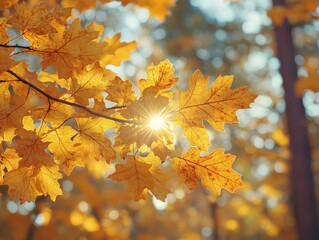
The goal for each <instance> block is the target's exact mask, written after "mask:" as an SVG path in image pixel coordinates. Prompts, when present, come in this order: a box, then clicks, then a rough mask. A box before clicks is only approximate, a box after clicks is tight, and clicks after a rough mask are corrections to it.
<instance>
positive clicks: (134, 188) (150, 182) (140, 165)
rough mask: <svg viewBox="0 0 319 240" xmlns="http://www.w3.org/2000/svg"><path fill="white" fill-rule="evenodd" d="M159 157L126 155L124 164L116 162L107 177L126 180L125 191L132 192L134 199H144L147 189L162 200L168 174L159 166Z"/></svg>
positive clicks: (166, 191) (165, 194)
mask: <svg viewBox="0 0 319 240" xmlns="http://www.w3.org/2000/svg"><path fill="white" fill-rule="evenodd" d="M160 162H161V161H160V159H159V158H158V157H156V156H154V155H153V154H149V156H147V157H139V156H131V155H129V156H127V163H126V164H117V165H116V171H115V173H113V174H112V175H110V176H109V177H110V178H111V179H113V180H115V181H127V191H128V192H131V193H133V194H134V196H135V199H137V200H139V199H145V198H146V195H147V189H148V190H151V191H152V193H153V194H154V195H155V196H156V197H157V198H158V199H161V200H162V201H164V200H165V198H166V196H167V194H168V192H169V190H168V188H167V187H166V185H165V182H166V181H167V180H168V179H169V175H168V174H167V173H166V172H165V171H164V170H162V169H160V168H159V164H160Z"/></svg>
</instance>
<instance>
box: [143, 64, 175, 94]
mask: <svg viewBox="0 0 319 240" xmlns="http://www.w3.org/2000/svg"><path fill="white" fill-rule="evenodd" d="M174 71H175V70H174V68H173V64H172V63H171V62H170V61H169V60H168V59H166V60H164V61H162V62H160V64H159V65H157V66H154V65H153V64H151V65H150V66H149V67H148V68H147V78H146V79H141V80H140V81H139V82H138V86H139V88H140V90H141V92H143V91H144V90H145V89H148V90H150V91H151V92H152V93H154V94H155V93H158V92H163V91H166V90H168V89H170V88H171V87H172V86H174V85H175V84H176V82H177V80H178V79H177V78H174V77H173V74H174Z"/></svg>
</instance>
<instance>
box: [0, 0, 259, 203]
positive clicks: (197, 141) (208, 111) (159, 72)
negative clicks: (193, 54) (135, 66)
mask: <svg viewBox="0 0 319 240" xmlns="http://www.w3.org/2000/svg"><path fill="white" fill-rule="evenodd" d="M14 8H15V13H14V14H12V15H11V16H10V17H9V18H8V19H1V20H0V21H1V22H0V49H1V52H0V82H1V83H0V101H1V106H0V142H1V144H2V148H1V149H0V150H1V154H0V155H1V158H0V184H1V185H8V186H9V195H10V197H11V198H12V199H20V200H21V202H23V201H34V200H35V198H36V197H37V196H39V195H50V198H51V199H52V200H55V199H56V196H57V195H60V194H62V191H61V188H60V186H59V183H58V180H59V179H60V178H61V177H62V173H65V174H66V175H69V174H70V173H71V172H72V170H73V168H74V167H75V166H84V165H85V164H88V162H89V161H88V160H89V159H90V160H91V159H94V160H96V161H106V162H108V163H111V162H112V161H113V160H117V161H119V159H121V158H122V159H123V160H122V162H121V163H120V164H117V165H116V171H115V172H114V173H113V174H111V175H110V176H109V177H110V178H111V179H113V180H116V181H127V190H128V191H129V192H131V193H132V194H134V196H135V198H136V199H144V198H145V197H146V195H147V193H148V191H151V192H152V193H153V194H154V195H155V196H156V197H157V198H158V199H161V200H164V199H165V197H166V195H167V193H169V192H170V187H169V184H168V181H169V180H170V179H171V175H170V171H169V170H168V169H167V168H163V167H162V163H163V162H169V163H170V164H169V166H171V170H172V171H173V172H175V173H176V174H177V176H178V177H179V179H180V181H181V183H185V184H186V185H187V186H188V187H189V188H190V189H193V188H194V187H196V186H197V184H198V182H199V181H201V182H202V184H203V186H204V187H205V188H207V189H209V190H211V191H212V192H214V193H216V194H220V191H221V189H222V188H225V189H227V190H229V191H233V190H234V189H236V188H238V187H240V186H241V185H242V182H241V179H240V174H238V173H236V172H235V171H234V170H233V169H232V168H231V165H232V163H233V161H234V159H235V156H233V155H230V154H224V150H223V149H217V150H216V151H214V152H212V153H209V154H206V155H204V156H203V155H200V152H201V151H206V150H207V148H208V146H209V145H210V141H209V138H208V135H207V132H206V129H205V128H204V125H203V120H206V121H207V122H209V124H211V125H212V126H213V127H214V128H215V129H217V130H221V131H222V130H223V126H224V123H236V122H237V117H236V111H237V110H238V109H243V108H248V107H249V104H250V103H251V102H253V101H254V99H255V98H256V95H255V94H253V93H250V92H249V90H248V87H239V88H236V89H234V90H231V89H230V87H231V84H232V81H233V77H232V76H225V77H221V76H220V77H218V78H217V79H216V80H215V81H214V83H213V84H212V85H211V86H208V77H206V76H204V75H203V74H202V73H201V72H200V71H199V70H197V71H196V72H195V73H194V74H193V75H192V76H191V77H190V79H189V89H188V90H186V91H179V90H172V88H174V87H175V85H176V83H177V82H178V79H177V78H176V77H174V76H173V75H174V69H173V66H172V64H171V63H170V62H169V60H165V61H163V62H161V63H160V64H159V65H157V66H154V65H151V66H149V67H148V68H147V77H146V79H142V80H140V81H139V85H138V87H139V95H137V94H136V93H135V92H134V91H133V90H132V85H131V83H130V81H128V80H122V79H121V78H120V77H118V76H115V74H114V73H113V72H111V71H110V70H107V69H106V68H105V67H106V66H107V65H110V64H112V65H118V64H120V63H121V62H122V61H123V60H125V59H127V58H129V53H130V52H131V51H132V50H133V49H135V47H136V44H135V43H134V42H131V43H121V42H119V37H120V35H115V36H114V37H113V38H111V39H106V40H101V39H100V35H101V31H100V30H99V27H98V26H96V25H94V24H91V25H89V26H87V27H85V28H83V27H82V26H81V24H80V21H79V19H74V20H73V21H67V19H68V18H69V16H70V12H71V9H69V8H60V7H58V6H57V7H56V8H55V9H54V10H52V9H51V10H48V8H47V6H46V5H45V4H38V5H35V6H33V7H28V6H27V5H26V4H25V3H21V4H18V5H15V7H14ZM69 20H70V19H69ZM67 22H71V23H67ZM9 29H10V30H11V31H15V32H16V36H14V37H13V36H9V35H8V30H9ZM21 39H23V40H24V41H21ZM32 55H35V56H38V57H40V58H41V67H42V70H41V71H40V70H39V71H36V72H31V71H29V70H28V69H29V68H30V66H29V64H30V63H31V61H28V60H21V59H28V58H27V57H26V56H32ZM105 96H106V97H105ZM137 96H139V97H137ZM110 106H112V107H110ZM154 116H160V117H161V118H162V119H164V120H165V123H164V125H163V127H162V128H159V129H157V128H152V126H150V119H151V118H152V117H154ZM175 127H181V128H182V131H183V133H184V135H185V136H186V137H187V139H188V140H189V142H190V144H191V145H192V147H191V148H190V149H189V150H188V151H187V152H186V153H185V154H184V155H182V156H177V154H176V152H175V151H174V145H175V143H176V140H175V136H174V134H173V129H174V128H175ZM106 131H107V132H108V133H109V132H113V134H115V135H116V137H115V140H114V142H112V141H111V139H112V138H109V137H108V135H107V134H106Z"/></svg>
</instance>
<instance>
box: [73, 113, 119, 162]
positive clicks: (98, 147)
mask: <svg viewBox="0 0 319 240" xmlns="http://www.w3.org/2000/svg"><path fill="white" fill-rule="evenodd" d="M75 120H76V122H77V125H78V135H77V136H76V137H78V138H79V140H77V141H79V142H80V143H81V144H82V146H83V152H82V155H83V157H84V158H87V157H89V158H93V159H95V160H100V157H101V156H102V157H103V158H104V159H105V161H107V162H110V161H111V160H114V159H115V157H116V155H115V152H114V150H113V147H112V143H111V141H110V140H109V139H108V138H107V137H106V136H105V135H104V132H105V131H106V130H108V129H110V128H114V127H115V126H116V124H115V123H114V121H110V120H108V119H104V118H93V117H91V118H79V117H78V118H75Z"/></svg>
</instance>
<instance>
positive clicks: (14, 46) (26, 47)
mask: <svg viewBox="0 0 319 240" xmlns="http://www.w3.org/2000/svg"><path fill="white" fill-rule="evenodd" d="M0 47H3V48H23V49H28V50H31V51H35V50H34V49H33V48H32V47H29V46H20V45H18V44H15V45H7V44H0Z"/></svg>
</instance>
